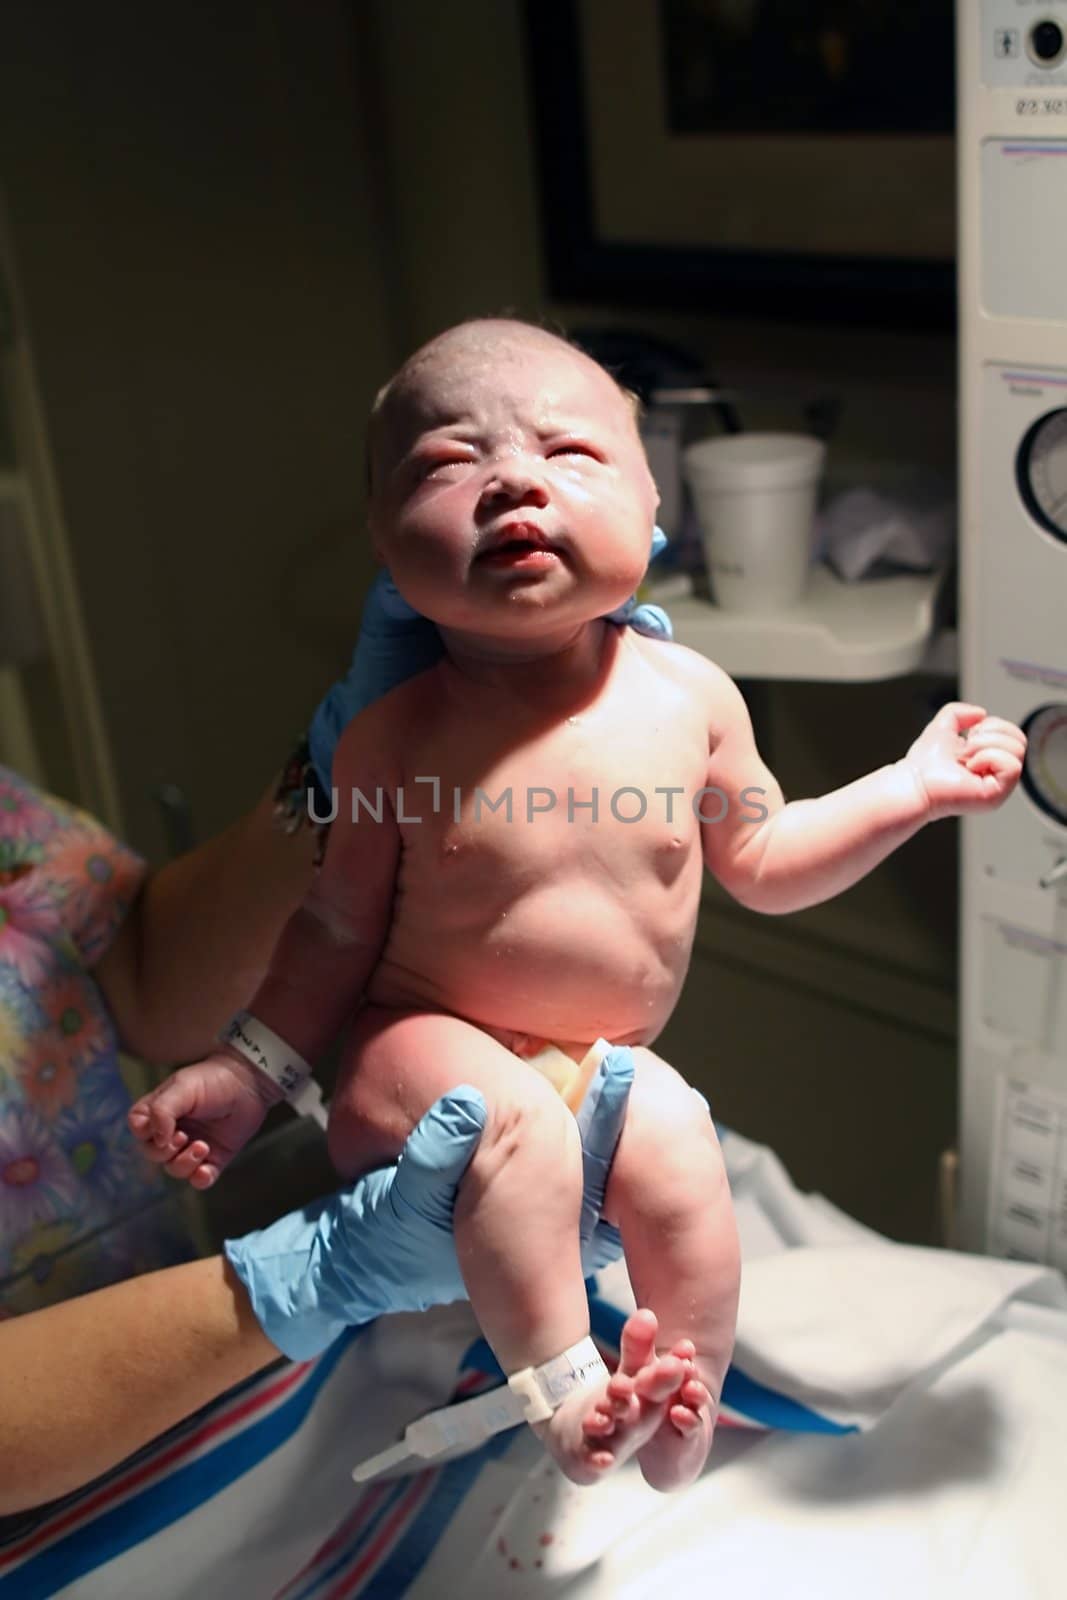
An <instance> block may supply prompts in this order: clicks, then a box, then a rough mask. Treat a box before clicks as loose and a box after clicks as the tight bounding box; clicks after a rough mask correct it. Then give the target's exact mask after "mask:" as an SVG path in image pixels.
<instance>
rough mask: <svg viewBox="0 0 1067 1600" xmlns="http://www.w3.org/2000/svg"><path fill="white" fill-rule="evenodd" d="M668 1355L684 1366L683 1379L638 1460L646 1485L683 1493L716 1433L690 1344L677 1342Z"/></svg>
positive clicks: (710, 1402)
mask: <svg viewBox="0 0 1067 1600" xmlns="http://www.w3.org/2000/svg"><path fill="white" fill-rule="evenodd" d="M671 1355H672V1356H674V1357H676V1358H677V1360H679V1361H680V1362H681V1363H682V1364H683V1367H684V1369H685V1375H684V1377H683V1379H682V1382H681V1384H680V1385H679V1386H678V1390H677V1392H676V1393H675V1394H674V1395H672V1396H671V1400H670V1404H669V1405H668V1407H667V1413H666V1416H665V1417H664V1418H663V1421H662V1422H661V1423H660V1425H659V1427H658V1428H657V1429H656V1431H655V1433H654V1434H653V1435H652V1437H651V1438H650V1439H649V1441H648V1443H647V1444H645V1445H643V1446H642V1448H641V1452H640V1455H639V1456H638V1460H639V1461H640V1463H641V1472H642V1475H643V1477H644V1480H645V1482H646V1483H647V1484H649V1485H650V1487H651V1488H653V1489H662V1490H669V1489H682V1488H684V1487H685V1486H686V1484H690V1483H692V1482H693V1480H694V1478H696V1477H697V1476H698V1475H699V1473H700V1471H701V1468H702V1467H703V1465H704V1463H705V1461H706V1460H707V1459H708V1451H709V1450H710V1449H711V1437H712V1434H713V1433H714V1431H715V1414H714V1407H713V1405H712V1399H711V1393H710V1391H709V1389H708V1388H707V1386H706V1384H704V1383H703V1381H702V1380H701V1377H700V1371H699V1365H698V1362H697V1359H696V1348H695V1346H694V1344H693V1341H692V1340H691V1339H679V1341H678V1343H677V1344H676V1345H674V1346H672V1348H671Z"/></svg>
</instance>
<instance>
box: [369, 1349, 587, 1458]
mask: <svg viewBox="0 0 1067 1600" xmlns="http://www.w3.org/2000/svg"><path fill="white" fill-rule="evenodd" d="M607 1376H608V1369H607V1367H606V1366H605V1365H604V1363H603V1361H602V1360H601V1359H600V1354H599V1352H598V1350H597V1347H596V1345H595V1344H594V1343H593V1341H592V1339H589V1338H585V1339H581V1340H579V1342H578V1343H577V1344H572V1345H571V1347H570V1349H569V1350H564V1352H563V1354H562V1355H561V1356H554V1357H553V1358H552V1360H551V1361H546V1362H544V1363H543V1364H542V1365H541V1366H539V1367H524V1368H523V1370H522V1371H521V1372H513V1373H512V1375H511V1377H510V1378H509V1379H508V1381H507V1384H506V1385H504V1384H502V1385H501V1386H500V1388H499V1389H490V1390H489V1391H488V1393H486V1394H479V1395H476V1396H475V1398H474V1399H473V1400H460V1401H458V1402H457V1404H455V1405H451V1406H442V1407H441V1408H440V1409H439V1410H438V1411H430V1412H427V1414H426V1416H424V1417H417V1418H416V1419H415V1421H414V1422H409V1423H408V1425H407V1427H406V1428H405V1429H404V1437H403V1439H401V1441H400V1443H399V1444H393V1445H390V1446H389V1448H388V1449H387V1450H380V1451H379V1452H378V1454H377V1455H376V1456H370V1457H368V1459H367V1460H366V1461H361V1462H360V1464H359V1466H358V1467H355V1468H354V1469H353V1472H352V1476H353V1478H354V1479H355V1480H356V1482H357V1483H366V1482H368V1480H369V1479H371V1478H379V1477H381V1476H382V1475H383V1474H386V1473H396V1472H410V1471H411V1469H412V1466H413V1465H414V1464H415V1463H416V1462H419V1461H433V1460H440V1459H441V1458H442V1457H446V1458H450V1457H451V1456H453V1455H456V1454H458V1453H460V1452H465V1451H469V1450H474V1449H476V1448H477V1447H478V1445H480V1444H484V1443H485V1441H486V1439H491V1438H493V1436H494V1435H495V1434H498V1433H503V1432H504V1431H505V1429H507V1428H517V1427H519V1425H520V1424H521V1423H523V1422H547V1421H548V1419H549V1417H550V1416H551V1415H552V1413H553V1412H554V1411H557V1410H558V1409H559V1407H560V1406H561V1405H562V1404H563V1402H564V1400H566V1398H567V1396H568V1395H571V1394H573V1393H574V1391H575V1390H576V1389H592V1388H595V1387H596V1386H597V1385H598V1384H601V1383H603V1382H604V1380H605V1379H606V1378H607Z"/></svg>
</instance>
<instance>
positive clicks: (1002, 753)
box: [964, 745, 1023, 783]
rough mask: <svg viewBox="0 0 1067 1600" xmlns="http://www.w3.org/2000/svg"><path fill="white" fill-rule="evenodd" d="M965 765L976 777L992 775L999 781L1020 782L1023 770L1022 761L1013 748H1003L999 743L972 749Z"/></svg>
mask: <svg viewBox="0 0 1067 1600" xmlns="http://www.w3.org/2000/svg"><path fill="white" fill-rule="evenodd" d="M964 766H965V767H966V768H967V771H968V772H973V773H974V775H975V777H976V778H985V777H992V778H996V779H997V781H998V782H999V783H1018V781H1019V777H1020V774H1021V773H1022V770H1023V764H1022V761H1021V760H1020V758H1019V756H1018V755H1017V754H1016V753H1015V752H1014V751H1013V750H1002V749H1000V748H999V747H998V746H997V745H987V746H985V747H984V748H983V749H981V750H974V751H972V753H971V754H970V755H969V756H968V757H967V759H966V761H965V762H964Z"/></svg>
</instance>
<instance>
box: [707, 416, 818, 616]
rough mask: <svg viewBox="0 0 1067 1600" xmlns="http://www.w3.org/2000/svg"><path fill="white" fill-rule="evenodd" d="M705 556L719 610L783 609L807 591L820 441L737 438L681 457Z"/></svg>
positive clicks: (782, 436) (786, 436) (791, 436)
mask: <svg viewBox="0 0 1067 1600" xmlns="http://www.w3.org/2000/svg"><path fill="white" fill-rule="evenodd" d="M684 456H685V472H686V477H687V479H688V481H689V486H690V488H691V489H692V491H693V501H694V504H695V506H696V513H697V519H698V521H699V522H700V527H701V531H702V533H703V538H704V554H705V559H706V561H707V566H708V575H709V577H710V579H711V585H712V592H713V594H714V597H715V601H716V603H717V604H718V605H719V606H720V607H721V608H722V610H723V611H745V612H749V613H754V612H755V613H758V612H768V613H774V612H780V611H788V610H789V609H790V608H791V607H793V606H795V605H796V603H797V601H798V600H800V599H801V598H802V597H803V595H804V592H805V590H806V588H807V586H808V575H809V572H810V570H811V557H812V530H813V527H814V522H815V499H816V493H817V490H818V484H819V476H820V474H821V472H822V467H823V462H824V460H825V457H826V446H825V444H824V443H823V441H822V440H821V439H812V438H809V437H808V436H807V435H806V434H799V433H738V434H730V435H728V436H726V437H723V438H719V439H702V440H701V441H700V442H699V443H698V444H691V445H689V447H688V448H687V449H686V451H685V453H684Z"/></svg>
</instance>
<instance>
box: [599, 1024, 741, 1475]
mask: <svg viewBox="0 0 1067 1600" xmlns="http://www.w3.org/2000/svg"><path fill="white" fill-rule="evenodd" d="M634 1061H635V1067H636V1071H635V1075H634V1087H633V1091H632V1093H631V1096H630V1105H629V1110H628V1113H627V1118H626V1124H625V1127H624V1128H623V1132H622V1137H621V1139H620V1140H619V1148H618V1151H617V1152H616V1155H615V1162H614V1165H613V1167H612V1171H611V1177H610V1178H609V1180H608V1190H607V1196H606V1203H605V1207H604V1209H605V1213H606V1215H608V1216H609V1217H612V1218H613V1219H614V1220H616V1221H617V1223H618V1226H619V1229H620V1231H621V1233H622V1240H623V1245H624V1247H625V1250H626V1265H627V1269H628V1271H629V1274H630V1281H631V1283H632V1284H633V1289H634V1294H635V1296H636V1297H637V1302H638V1304H639V1305H647V1306H650V1307H651V1309H652V1310H653V1311H654V1312H655V1314H656V1316H657V1317H658V1319H659V1325H660V1338H659V1348H660V1349H661V1350H670V1351H672V1352H674V1353H676V1354H679V1355H682V1356H685V1355H686V1354H688V1353H689V1352H690V1350H691V1351H692V1352H693V1359H694V1362H695V1366H696V1374H697V1377H696V1380H695V1381H692V1380H691V1381H690V1382H689V1383H687V1384H684V1385H683V1386H682V1389H681V1390H680V1392H679V1395H678V1397H677V1401H676V1403H674V1404H672V1405H671V1406H670V1408H669V1411H668V1417H667V1420H666V1422H665V1424H664V1426H663V1427H661V1428H660V1429H659V1430H658V1431H657V1433H656V1434H655V1436H654V1438H653V1439H652V1440H651V1441H650V1443H649V1444H647V1445H646V1446H645V1447H644V1449H643V1450H642V1451H641V1456H640V1460H641V1470H642V1472H643V1473H644V1475H645V1477H646V1479H647V1480H648V1482H649V1483H650V1484H651V1485H652V1487H653V1488H655V1489H673V1488H678V1487H681V1486H682V1485H683V1484H686V1483H690V1482H692V1480H693V1479H694V1478H695V1477H696V1475H697V1473H698V1472H699V1471H700V1469H701V1467H702V1466H703V1465H704V1461H705V1459H706V1457H707V1453H708V1450H709V1448H710V1446H711V1436H712V1431H713V1427H714V1420H715V1411H716V1408H717V1406H718V1401H719V1396H720V1394H721V1392H722V1384H723V1379H724V1378H725V1376H726V1369H727V1366H728V1365H729V1361H730V1353H731V1351H732V1349H733V1342H734V1331H735V1327H736V1323H737V1300H738V1291H739V1287H740V1276H741V1265H740V1253H739V1249H738V1242H737V1230H736V1227H735V1225H734V1217H733V1208H732V1205H731V1202H730V1190H729V1185H728V1183H727V1180H726V1169H725V1167H724V1164H723V1159H722V1152H721V1151H720V1149H719V1142H718V1139H717V1138H716V1136H715V1129H714V1126H713V1125H712V1121H711V1118H710V1117H709V1116H708V1113H707V1110H706V1108H705V1107H704V1106H703V1105H702V1103H701V1102H700V1100H698V1098H697V1097H696V1095H694V1094H693V1092H692V1090H691V1089H690V1088H689V1087H688V1085H687V1084H686V1083H685V1082H684V1081H683V1079H682V1078H680V1077H679V1075H678V1074H677V1073H676V1072H675V1071H674V1069H673V1068H672V1067H669V1066H668V1065H667V1063H666V1062H665V1061H661V1060H660V1058H659V1057H658V1056H656V1055H653V1054H652V1052H651V1051H650V1050H635V1051H634Z"/></svg>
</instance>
